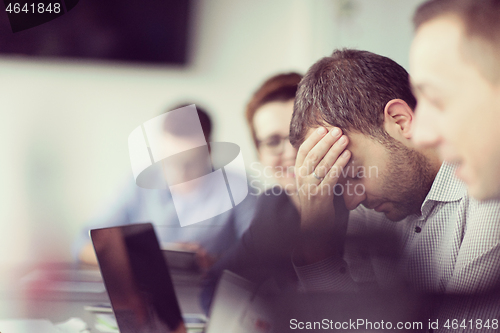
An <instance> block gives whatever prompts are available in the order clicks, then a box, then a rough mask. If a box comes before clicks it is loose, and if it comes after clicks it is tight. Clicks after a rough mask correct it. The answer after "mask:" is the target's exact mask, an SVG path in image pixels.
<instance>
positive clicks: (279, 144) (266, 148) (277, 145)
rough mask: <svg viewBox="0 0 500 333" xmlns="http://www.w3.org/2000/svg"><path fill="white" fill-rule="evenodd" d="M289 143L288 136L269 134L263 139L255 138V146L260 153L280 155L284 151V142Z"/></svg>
mask: <svg viewBox="0 0 500 333" xmlns="http://www.w3.org/2000/svg"><path fill="white" fill-rule="evenodd" d="M286 142H288V144H290V137H289V136H286V137H282V136H279V135H273V136H270V137H269V138H267V139H264V140H257V147H258V149H259V150H260V151H261V152H262V153H269V154H271V155H281V154H283V152H284V151H285V143H286Z"/></svg>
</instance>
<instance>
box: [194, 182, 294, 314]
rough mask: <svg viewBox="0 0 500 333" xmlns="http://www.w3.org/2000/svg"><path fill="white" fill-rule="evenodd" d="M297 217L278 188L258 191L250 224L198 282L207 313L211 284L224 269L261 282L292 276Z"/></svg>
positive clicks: (216, 280)
mask: <svg viewBox="0 0 500 333" xmlns="http://www.w3.org/2000/svg"><path fill="white" fill-rule="evenodd" d="M299 228H300V217H299V214H298V212H297V209H296V208H295V206H294V205H293V203H292V201H291V200H290V198H289V197H288V195H286V194H285V193H284V191H282V190H279V188H274V189H270V190H268V191H266V192H264V193H263V194H261V195H260V197H259V199H258V203H257V209H256V212H255V216H254V219H253V220H252V223H251V225H250V227H249V228H248V229H247V230H246V231H245V233H244V234H243V236H242V238H241V239H240V241H239V242H238V243H237V244H236V245H235V246H234V247H232V248H231V249H230V250H229V251H228V252H226V254H225V255H223V256H222V257H221V258H220V259H219V260H218V261H217V262H216V263H215V265H214V266H213V267H212V268H211V270H210V271H209V272H208V274H207V275H206V277H205V279H204V280H203V282H202V292H201V305H202V308H203V309H204V310H205V312H207V313H208V309H209V308H210V304H211V302H212V297H213V294H214V291H215V287H216V285H217V283H218V281H219V278H220V276H221V274H222V272H223V271H224V270H226V269H227V270H230V271H232V272H234V273H236V274H238V275H240V276H242V277H244V278H246V279H247V280H250V281H252V282H254V283H256V284H261V283H263V282H265V281H266V280H268V279H272V278H274V279H276V282H278V284H280V283H281V282H283V281H285V280H290V279H296V275H295V272H294V269H293V265H292V263H291V253H292V250H293V248H294V247H295V245H296V241H297V238H298V235H299Z"/></svg>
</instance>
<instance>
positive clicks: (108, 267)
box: [90, 223, 186, 333]
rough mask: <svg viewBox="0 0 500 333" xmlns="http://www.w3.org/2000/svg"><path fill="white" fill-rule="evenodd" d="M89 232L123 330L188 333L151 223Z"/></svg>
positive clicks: (135, 332) (117, 319) (130, 331)
mask: <svg viewBox="0 0 500 333" xmlns="http://www.w3.org/2000/svg"><path fill="white" fill-rule="evenodd" d="M90 235H91V238H92V243H93V245H94V249H95V253H96V256H97V260H98V263H99V267H100V269H101V274H102V278H103V281H104V285H105V286H106V290H107V292H108V295H109V299H110V301H111V306H112V308H113V312H114V314H115V317H116V321H117V325H118V328H119V330H120V332H121V333H156V332H185V331H186V325H185V323H184V320H183V317H182V314H181V310H180V307H179V302H178V300H177V297H176V294H175V291H174V286H173V283H172V278H171V275H170V272H169V268H168V266H167V262H166V261H165V259H164V257H163V254H162V252H161V250H160V245H159V243H158V239H157V237H156V234H155V231H154V228H153V225H152V224H151V223H141V224H131V225H125V226H119V227H111V228H103V229H93V230H91V231H90Z"/></svg>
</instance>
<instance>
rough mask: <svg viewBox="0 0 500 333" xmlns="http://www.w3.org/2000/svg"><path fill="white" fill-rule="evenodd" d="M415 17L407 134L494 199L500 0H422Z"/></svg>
mask: <svg viewBox="0 0 500 333" xmlns="http://www.w3.org/2000/svg"><path fill="white" fill-rule="evenodd" d="M414 24H415V38H414V40H413V43H412V46H411V50H410V72H411V74H412V83H413V86H414V91H415V95H416V97H417V99H418V108H417V109H418V110H417V112H416V114H417V117H416V124H415V125H416V126H415V134H414V138H413V140H414V142H415V143H416V144H418V145H419V146H421V147H437V148H438V149H439V153H440V155H441V157H442V158H443V159H444V160H448V161H454V162H455V163H457V164H459V168H458V170H457V176H458V177H459V178H460V179H462V180H463V181H464V182H465V183H467V186H468V190H469V193H470V194H471V195H472V196H473V197H474V198H476V199H480V200H485V199H494V198H496V199H500V145H499V142H500V131H499V130H498V124H499V123H500V1H499V0H481V1H477V0H433V1H427V2H426V3H424V4H422V5H421V6H420V7H419V8H418V9H417V11H416V13H415V17H414Z"/></svg>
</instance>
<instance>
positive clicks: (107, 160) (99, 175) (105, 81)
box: [0, 0, 422, 264]
mask: <svg viewBox="0 0 500 333" xmlns="http://www.w3.org/2000/svg"><path fill="white" fill-rule="evenodd" d="M421 2H422V0H312V1H305V0H274V1H264V0H254V1H233V0H204V1H199V2H196V3H195V5H196V6H195V7H196V9H195V13H194V16H193V22H194V25H193V31H192V32H193V40H192V57H191V58H192V62H191V65H190V66H188V67H187V68H172V67H151V66H148V67H145V66H130V65H124V64H109V63H82V62H69V61H68V62H48V61H43V62H42V61H39V62H38V61H33V60H32V59H19V58H0V115H1V121H0V153H1V155H0V235H1V239H2V240H1V241H0V264H12V263H19V262H32V261H54V260H56V261H65V260H66V261H67V260H70V254H69V249H70V244H71V242H72V241H73V239H74V237H75V236H76V234H77V232H78V231H79V229H80V228H81V226H82V225H83V224H84V223H85V222H86V221H87V220H88V219H89V218H90V217H91V216H92V214H94V213H95V211H96V210H97V209H98V207H99V206H100V205H102V203H103V202H105V201H106V200H109V199H110V198H112V197H113V195H114V194H115V193H116V191H117V189H119V188H120V185H121V184H122V183H123V181H124V179H125V178H126V177H130V162H129V157H128V148H127V137H128V134H129V133H130V132H131V131H132V130H133V129H134V128H135V127H136V126H138V125H139V124H141V123H143V122H144V121H145V120H148V119H150V118H152V117H154V116H155V115H157V114H159V113H160V112H161V111H163V110H164V109H165V108H166V107H167V106H172V105H173V104H175V103H177V102H180V101H191V100H192V101H194V102H198V103H201V104H203V105H205V106H206V108H207V109H209V110H210V111H211V112H212V116H213V120H214V122H215V136H214V139H215V140H216V141H230V142H234V143H237V144H239V145H240V147H241V148H242V150H243V153H244V158H245V161H246V163H247V164H250V163H251V162H252V161H254V159H255V153H254V149H253V146H252V144H251V141H250V136H249V131H248V129H247V127H246V124H245V121H244V118H243V110H244V107H245V104H246V102H247V100H248V98H249V97H250V95H251V93H252V92H253V90H254V89H255V88H256V87H257V86H258V85H259V84H260V83H261V82H262V81H263V80H264V79H265V78H267V77H269V76H271V75H273V74H275V73H277V72H280V71H290V70H296V71H300V72H305V71H306V70H307V68H308V67H309V66H310V65H312V64H313V63H314V62H315V61H316V60H317V59H319V58H320V57H322V56H325V55H328V54H329V53H331V51H332V50H333V49H334V48H336V47H356V48H358V49H366V50H369V51H373V52H376V53H379V54H382V55H386V56H389V57H391V58H393V59H394V60H396V61H397V62H399V63H400V64H402V65H403V66H405V67H407V63H408V60H407V57H408V48H409V44H410V41H411V36H412V27H411V22H410V18H411V15H412V13H413V11H414V9H415V7H416V6H417V5H418V4H419V3H421ZM74 10H78V7H76V8H75V9H74ZM35 29H36V28H35Z"/></svg>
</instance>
